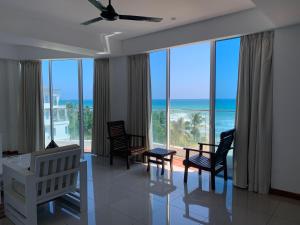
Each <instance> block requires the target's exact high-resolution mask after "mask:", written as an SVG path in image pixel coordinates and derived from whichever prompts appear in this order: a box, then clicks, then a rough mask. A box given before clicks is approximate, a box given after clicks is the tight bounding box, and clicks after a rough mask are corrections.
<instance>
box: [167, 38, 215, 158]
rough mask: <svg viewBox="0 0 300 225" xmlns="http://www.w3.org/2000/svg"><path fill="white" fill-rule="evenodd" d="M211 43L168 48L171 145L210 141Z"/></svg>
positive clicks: (193, 144)
mask: <svg viewBox="0 0 300 225" xmlns="http://www.w3.org/2000/svg"><path fill="white" fill-rule="evenodd" d="M209 90H210V43H209V42H203V43H199V44H193V45H187V46H182V47H176V48H172V49H170V100H171V101H170V148H172V149H176V150H177V155H179V156H184V155H185V151H182V150H181V149H182V148H183V147H197V146H198V142H199V141H201V142H208V141H209V108H210V101H209V93H210V91H209Z"/></svg>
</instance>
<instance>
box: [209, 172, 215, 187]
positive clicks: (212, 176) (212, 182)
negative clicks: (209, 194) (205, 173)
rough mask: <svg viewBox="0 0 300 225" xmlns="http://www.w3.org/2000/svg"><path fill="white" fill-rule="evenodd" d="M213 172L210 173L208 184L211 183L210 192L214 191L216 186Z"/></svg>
mask: <svg viewBox="0 0 300 225" xmlns="http://www.w3.org/2000/svg"><path fill="white" fill-rule="evenodd" d="M215 176H216V175H215V172H211V179H210V182H211V189H212V190H215V186H216V181H215V179H216V178H215Z"/></svg>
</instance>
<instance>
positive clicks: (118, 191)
mask: <svg viewBox="0 0 300 225" xmlns="http://www.w3.org/2000/svg"><path fill="white" fill-rule="evenodd" d="M86 158H87V160H88V189H89V193H88V212H87V213H86V214H79V213H76V211H75V212H74V211H72V210H70V209H69V208H68V207H67V206H65V205H63V204H62V203H60V202H55V203H53V202H52V203H48V204H45V205H43V206H41V207H39V210H38V214H39V218H38V221H39V224H42V225H48V224H51V225H54V224H59V225H60V224H61V225H63V224H64V225H66V224H68V225H79V224H89V225H93V224H101V225H102V224H103V225H111V224H114V225H148V224H149V225H150V224H151V225H154V224H155V225H169V224H172V225H175V224H176V225H177V224H178V225H183V224H221V225H227V224H241V225H256V224H258V225H262V224H267V225H297V224H298V225H299V224H300V202H299V201H294V200H291V199H285V198H281V197H277V196H270V195H257V194H254V193H249V192H247V191H244V190H240V189H236V188H233V186H232V182H231V181H228V182H227V183H224V181H223V179H221V178H217V181H216V182H217V184H216V191H215V192H214V191H211V190H210V189H209V174H208V173H205V172H203V174H202V177H199V175H198V173H197V172H190V174H189V180H188V184H187V185H184V183H183V171H182V169H181V168H180V167H174V171H173V173H170V172H169V171H166V173H165V175H164V176H160V173H159V171H157V168H156V166H153V167H151V173H150V174H148V173H147V172H146V166H145V165H143V164H135V165H133V166H132V168H131V169H130V170H126V167H125V162H124V161H116V162H115V165H114V166H113V167H110V166H109V163H108V160H107V159H103V158H95V157H91V156H90V155H87V156H86ZM1 224H6V225H7V224H11V223H10V222H9V220H8V219H3V220H0V225H1Z"/></svg>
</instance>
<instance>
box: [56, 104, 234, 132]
mask: <svg viewBox="0 0 300 225" xmlns="http://www.w3.org/2000/svg"><path fill="white" fill-rule="evenodd" d="M70 103H71V104H74V105H78V100H63V99H61V100H60V104H62V105H65V104H70ZM83 105H84V107H90V108H92V107H93V100H92V99H86V100H84V101H83ZM215 109H216V113H215V130H216V137H217V136H219V134H220V132H222V131H224V130H228V129H232V128H234V124H235V109H236V100H235V99H216V106H215ZM165 110H166V100H164V99H152V111H153V112H154V111H165ZM192 113H200V114H201V115H202V117H203V118H204V123H205V126H204V128H203V132H205V133H206V132H208V130H209V99H171V100H170V120H171V121H176V120H178V119H179V118H184V119H185V120H189V119H190V118H191V114H192Z"/></svg>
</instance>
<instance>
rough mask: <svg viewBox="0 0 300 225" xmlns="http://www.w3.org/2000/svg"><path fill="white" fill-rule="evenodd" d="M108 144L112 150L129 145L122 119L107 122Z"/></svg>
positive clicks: (121, 148) (122, 148)
mask: <svg viewBox="0 0 300 225" xmlns="http://www.w3.org/2000/svg"><path fill="white" fill-rule="evenodd" d="M107 128H108V136H109V140H110V146H111V149H112V150H113V151H118V150H124V149H126V148H127V147H128V146H129V141H130V140H129V138H128V136H127V134H126V131H125V123H124V121H122V120H120V121H112V122H108V123H107Z"/></svg>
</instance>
